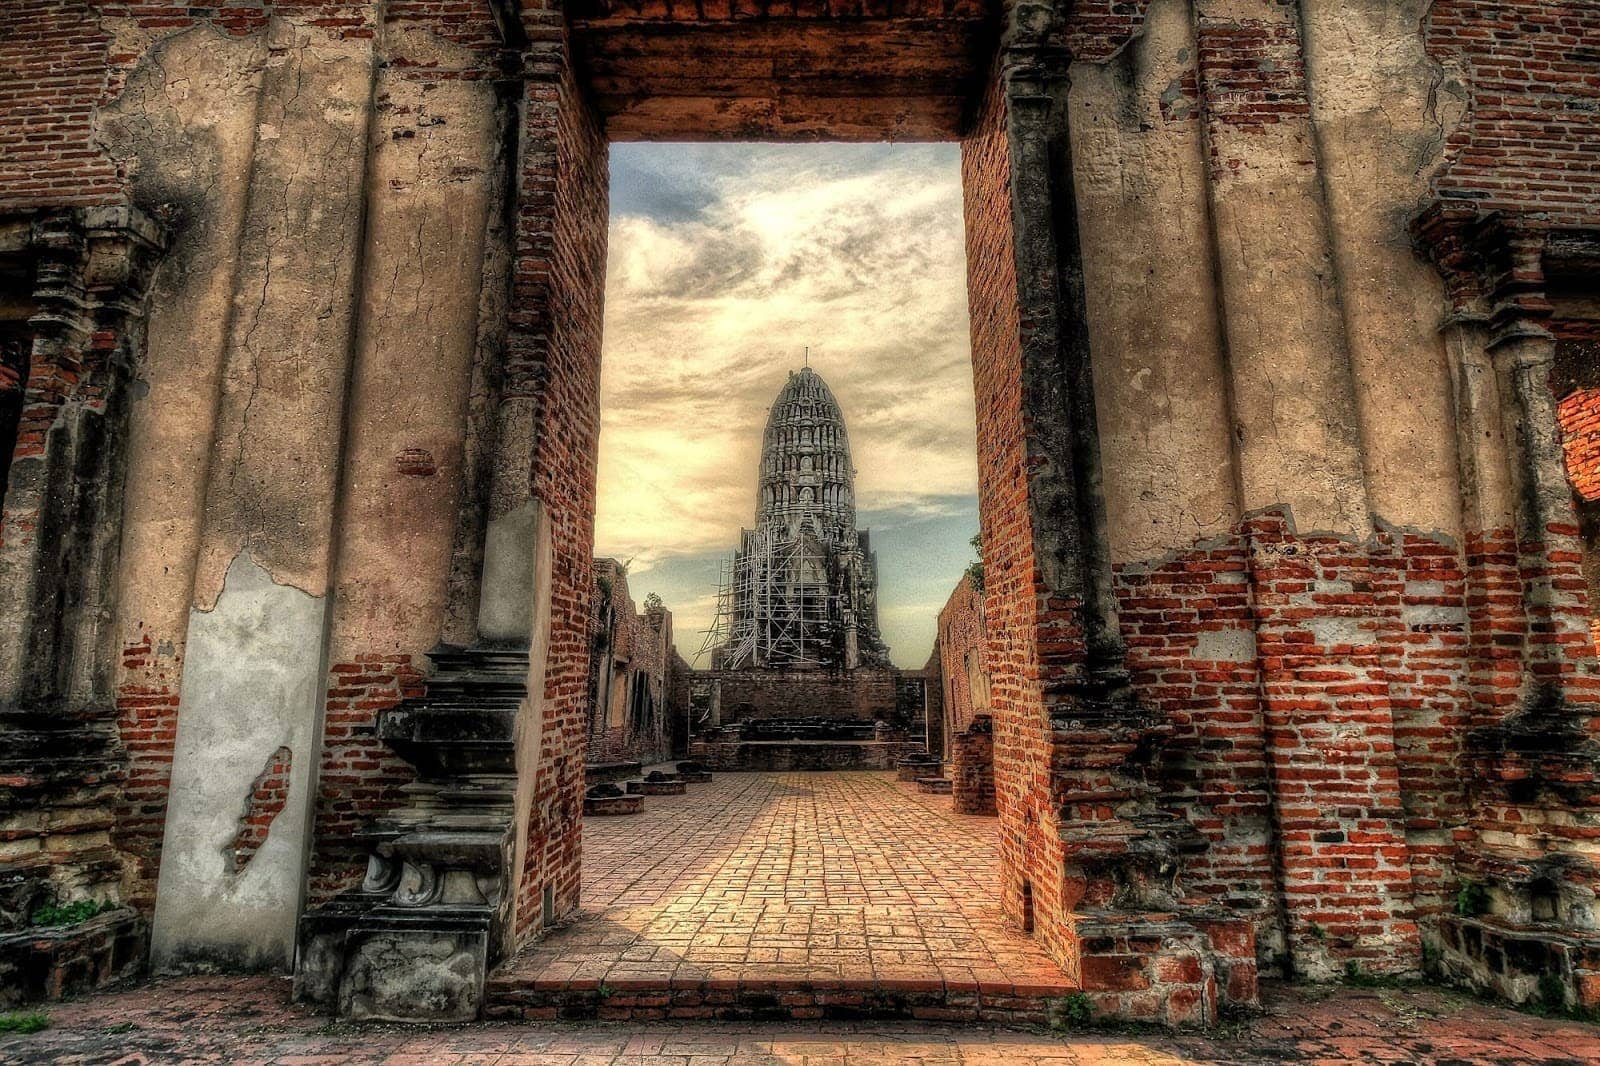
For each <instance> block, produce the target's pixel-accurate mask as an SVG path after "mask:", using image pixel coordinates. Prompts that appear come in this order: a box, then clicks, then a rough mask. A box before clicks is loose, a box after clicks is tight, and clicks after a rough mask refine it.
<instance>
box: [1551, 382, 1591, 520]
mask: <svg viewBox="0 0 1600 1066" xmlns="http://www.w3.org/2000/svg"><path fill="white" fill-rule="evenodd" d="M1559 413H1560V418H1561V444H1562V449H1563V451H1565V453H1566V457H1567V476H1568V477H1569V478H1571V480H1572V488H1573V491H1574V492H1576V493H1577V494H1578V495H1579V496H1580V497H1581V498H1582V499H1584V500H1588V501H1594V500H1600V389H1578V390H1576V391H1574V392H1572V393H1571V394H1569V395H1568V396H1566V397H1565V398H1564V399H1562V400H1561V406H1560V409H1559Z"/></svg>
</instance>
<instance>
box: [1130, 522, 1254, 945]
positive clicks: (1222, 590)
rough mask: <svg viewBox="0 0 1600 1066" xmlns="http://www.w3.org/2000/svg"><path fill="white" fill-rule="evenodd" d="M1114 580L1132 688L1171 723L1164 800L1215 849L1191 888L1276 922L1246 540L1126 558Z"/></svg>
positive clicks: (1201, 860) (1189, 869)
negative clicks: (1148, 558)
mask: <svg viewBox="0 0 1600 1066" xmlns="http://www.w3.org/2000/svg"><path fill="white" fill-rule="evenodd" d="M1117 587H1118V599H1119V603H1120V607H1121V619H1122V631H1123V635H1124V636H1125V637H1126V639H1127V641H1128V667H1129V669H1130V670H1131V671H1132V675H1133V684H1134V687H1135V690H1136V691H1137V692H1138V693H1139V695H1140V697H1141V698H1142V699H1143V700H1144V701H1146V702H1147V703H1148V704H1149V705H1150V706H1152V707H1155V708H1157V709H1159V710H1160V711H1161V712H1162V714H1163V715H1165V716H1166V718H1167V719H1168V721H1170V722H1171V724H1172V737H1171V739H1170V740H1169V741H1168V743H1167V746H1166V748H1165V750H1164V751H1163V762H1162V765H1161V783H1162V795H1161V802H1162V804H1163V805H1164V806H1166V807H1168V808H1169V809H1171V810H1174V811H1181V812H1182V813H1183V815H1184V817H1185V818H1187V819H1188V820H1189V822H1190V824H1192V825H1193V826H1194V827H1195V828H1196V829H1197V830H1199V831H1200V833H1201V834H1203V835H1204V836H1205V837H1206V839H1207V841H1208V843H1209V845H1210V846H1209V847H1208V848H1207V849H1206V851H1205V852H1204V853H1203V854H1199V855H1195V856H1193V857H1191V858H1190V860H1189V861H1187V862H1186V863H1185V864H1184V872H1183V875H1184V885H1185V887H1186V888H1187V889H1189V890H1191V891H1194V892H1196V893H1199V894H1201V895H1205V896H1212V897H1222V898H1231V899H1233V900H1235V901H1237V902H1238V903H1244V904H1246V905H1247V906H1248V907H1249V908H1251V909H1255V910H1258V911H1259V912H1260V915H1259V916H1260V918H1261V919H1262V926H1263V931H1265V930H1267V929H1270V928H1272V926H1273V925H1274V924H1275V923H1276V922H1277V920H1278V919H1277V917H1276V915H1275V914H1274V911H1275V907H1274V905H1273V901H1274V900H1275V899H1276V896H1277V885H1276V879H1275V876H1274V871H1273V863H1272V846H1273V845H1272V835H1273V828H1272V788H1273V782H1272V777H1271V774H1270V773H1269V771H1268V766H1267V752H1266V746H1267V738H1266V730H1265V726H1264V724H1263V720H1262V714H1261V665H1260V658H1259V654H1258V652H1257V648H1256V634H1255V620H1254V616H1253V602H1252V597H1251V585H1250V573H1249V558H1248V551H1247V548H1246V545H1245V542H1244V538H1243V537H1240V536H1234V537H1228V538H1223V539H1220V540H1217V541H1213V542H1210V543H1207V544H1203V545H1201V546H1199V547H1197V548H1193V549H1190V550H1188V551H1185V552H1180V553H1176V554H1175V555H1174V556H1172V557H1169V558H1166V559H1162V560H1159V561H1157V562H1155V563H1151V564H1145V565H1135V564H1125V565H1123V566H1120V567H1118V574H1117Z"/></svg>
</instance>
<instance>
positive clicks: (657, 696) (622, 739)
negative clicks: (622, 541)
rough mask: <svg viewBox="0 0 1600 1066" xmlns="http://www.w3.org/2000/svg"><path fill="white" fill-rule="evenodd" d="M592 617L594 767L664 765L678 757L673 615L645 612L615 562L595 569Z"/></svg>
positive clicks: (601, 562) (680, 710)
mask: <svg viewBox="0 0 1600 1066" xmlns="http://www.w3.org/2000/svg"><path fill="white" fill-rule="evenodd" d="M594 576H595V585H596V588H595V592H594V606H593V609H592V613H591V615H590V617H591V622H590V629H589V642H590V643H589V646H590V649H591V652H590V658H589V703H588V728H589V743H588V751H587V756H586V757H587V759H588V761H589V762H591V763H601V762H639V763H652V762H662V761H664V760H666V759H667V758H668V757H669V756H670V755H671V754H672V743H673V735H674V731H675V719H676V718H678V717H681V716H682V715H683V714H684V713H685V707H686V705H685V704H681V703H676V704H675V703H674V702H673V700H674V698H675V697H677V696H678V695H679V693H677V692H675V691H674V687H675V686H674V683H673V678H672V676H671V675H672V670H673V664H674V662H675V661H676V660H677V658H678V656H677V648H676V647H675V646H674V645H673V642H672V612H671V611H668V610H667V609H666V608H665V607H663V606H662V605H661V603H660V601H659V600H658V601H657V602H656V603H655V604H654V605H651V606H647V608H646V609H645V610H644V611H640V610H639V609H638V606H637V605H636V604H635V603H634V602H633V596H632V595H631V594H630V593H629V591H628V574H627V571H625V570H623V569H622V567H621V566H620V565H619V564H618V563H617V561H616V560H615V559H596V560H595V561H594Z"/></svg>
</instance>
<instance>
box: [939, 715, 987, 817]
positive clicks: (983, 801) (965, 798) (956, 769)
mask: <svg viewBox="0 0 1600 1066" xmlns="http://www.w3.org/2000/svg"><path fill="white" fill-rule="evenodd" d="M950 795H951V796H952V797H953V799H954V804H955V809H956V813H958V814H995V813H997V808H996V807H995V798H994V731H993V727H992V726H991V725H990V722H989V717H988V716H987V715H980V716H979V717H978V718H977V719H975V720H974V721H973V724H972V726H971V727H970V728H968V729H965V730H962V731H961V732H960V733H957V734H956V735H955V736H953V737H951V738H950Z"/></svg>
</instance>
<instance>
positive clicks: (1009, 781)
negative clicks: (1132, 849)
mask: <svg viewBox="0 0 1600 1066" xmlns="http://www.w3.org/2000/svg"><path fill="white" fill-rule="evenodd" d="M1007 121H1008V115H1007V104H1006V99H1005V94H1004V90H1003V87H1002V86H1001V84H1000V80H999V78H998V77H996V78H994V79H993V80H992V81H991V83H990V84H989V85H988V86H987V88H986V90H985V93H984V97H983V101H982V106H981V107H980V109H979V111H978V112H977V115H976V116H975V119H974V122H973V125H972V128H971V132H970V133H969V134H968V136H967V138H966V139H965V140H964V141H963V142H962V145H961V175H962V189H963V215H964V218H965V223H966V240H967V298H968V305H969V309H970V319H971V330H972V364H973V393H974V398H975V400H976V406H977V418H978V426H977V430H978V457H979V458H978V506H979V515H980V519H981V525H982V539H983V557H984V617H985V619H986V620H987V623H988V627H989V633H990V640H989V641H988V643H987V646H986V649H987V650H986V659H985V666H986V668H987V669H988V671H989V676H990V679H991V707H992V710H993V714H994V762H995V779H996V793H997V794H996V805H997V807H998V810H999V815H1000V820H1001V859H1002V863H1003V869H1004V870H1005V872H1006V883H1005V884H1003V885H1002V886H1001V906H1002V909H1003V911H1004V913H1005V914H1006V916H1007V918H1008V919H1010V920H1011V921H1013V922H1015V923H1017V924H1018V925H1019V926H1024V925H1032V927H1033V928H1034V929H1035V930H1036V931H1037V932H1038V934H1039V936H1040V937H1041V939H1042V940H1043V941H1044V942H1045V943H1046V945H1047V946H1048V948H1049V950H1050V951H1051V952H1052V954H1054V955H1055V956H1056V957H1057V958H1058V959H1059V960H1060V961H1061V962H1062V963H1063V965H1064V966H1065V967H1066V969H1067V972H1068V973H1069V974H1073V973H1075V972H1076V969H1077V965H1076V957H1077V956H1076V950H1077V948H1076V944H1075V942H1074V940H1073V937H1072V936H1071V934H1070V931H1069V929H1068V927H1067V924H1066V922H1067V912H1068V909H1069V907H1070V901H1068V900H1066V899H1064V898H1063V897H1062V891H1063V885H1062V870H1063V868H1064V865H1065V856H1064V853H1063V848H1062V844H1061V840H1060V837H1059V835H1058V834H1057V832H1056V823H1057V813H1056V806H1055V804H1054V802H1053V797H1052V795H1051V777H1052V774H1051V747H1050V722H1049V718H1048V716H1047V713H1046V709H1045V695H1044V686H1045V684H1047V683H1050V682H1055V681H1058V680H1059V678H1058V677H1057V676H1056V675H1055V673H1054V671H1053V670H1049V669H1047V668H1046V667H1045V665H1044V664H1043V663H1042V661H1041V660H1042V658H1043V656H1042V652H1041V642H1048V643H1049V645H1050V650H1051V653H1052V656H1053V658H1054V660H1055V661H1057V662H1060V663H1070V662H1073V661H1077V662H1080V663H1081V662H1082V660H1083V650H1084V649H1083V637H1082V633H1081V631H1078V630H1077V629H1076V626H1075V623H1076V610H1075V607H1076V605H1075V604H1072V603H1068V602H1055V601H1052V600H1051V599H1050V598H1049V597H1048V594H1047V592H1046V590H1045V587H1044V582H1043V579H1042V577H1041V574H1040V569H1039V560H1038V558H1037V557H1036V554H1035V545H1034V538H1033V522H1034V516H1033V514H1032V511H1031V507H1030V499H1029V488H1030V485H1029V475H1030V472H1031V469H1032V466H1033V463H1034V461H1035V456H1034V455H1033V454H1032V453H1031V451H1030V448H1031V447H1032V442H1031V441H1030V439H1029V429H1030V423H1031V420H1032V418H1033V417H1034V416H1032V415H1030V414H1029V413H1028V412H1027V411H1026V410H1025V409H1024V405H1023V375H1024V368H1023V350H1022V345H1023V336H1022V334H1023V322H1022V321H1021V319H1020V305H1019V288H1018V277H1017V263H1016V258H1015V248H1014V245H1015V240H1014V237H1015V227H1014V220H1013V215H1012V167H1011V144H1010V138H1009V135H1008V130H1007ZM1035 917H1037V923H1036V924H1035V923H1034V918H1035Z"/></svg>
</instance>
